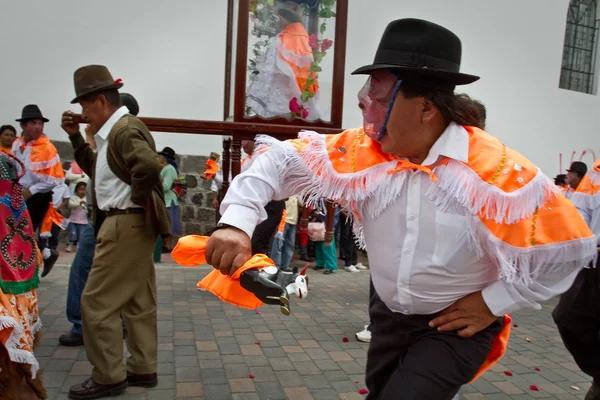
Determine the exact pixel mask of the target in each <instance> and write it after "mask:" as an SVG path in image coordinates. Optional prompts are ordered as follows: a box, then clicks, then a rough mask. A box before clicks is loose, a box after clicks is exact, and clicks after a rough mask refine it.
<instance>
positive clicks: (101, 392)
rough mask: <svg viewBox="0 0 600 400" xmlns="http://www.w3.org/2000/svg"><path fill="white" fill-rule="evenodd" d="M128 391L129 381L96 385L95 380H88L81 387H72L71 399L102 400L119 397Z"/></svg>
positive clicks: (70, 391)
mask: <svg viewBox="0 0 600 400" xmlns="http://www.w3.org/2000/svg"><path fill="white" fill-rule="evenodd" d="M126 389H127V379H125V380H124V381H123V382H118V383H113V384H111V385H102V384H100V383H96V382H95V381H94V379H93V378H88V379H86V380H85V381H84V382H82V383H80V384H79V385H74V386H71V389H70V390H69V398H70V399H75V400H91V399H100V398H102V397H110V396H117V395H119V394H121V393H123V392H124V391H125V390H126Z"/></svg>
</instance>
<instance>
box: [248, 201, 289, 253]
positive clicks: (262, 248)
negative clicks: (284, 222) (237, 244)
mask: <svg viewBox="0 0 600 400" xmlns="http://www.w3.org/2000/svg"><path fill="white" fill-rule="evenodd" d="M283 210H285V201H283V200H277V201H272V202H270V203H268V204H267V205H266V206H265V211H266V212H267V219H266V220H264V221H263V222H261V223H260V224H258V225H257V226H256V229H254V234H253V235H252V240H251V243H252V254H253V255H254V254H269V250H270V247H269V242H270V241H271V237H272V236H273V235H274V234H275V232H277V228H278V227H279V223H280V222H281V216H282V215H283Z"/></svg>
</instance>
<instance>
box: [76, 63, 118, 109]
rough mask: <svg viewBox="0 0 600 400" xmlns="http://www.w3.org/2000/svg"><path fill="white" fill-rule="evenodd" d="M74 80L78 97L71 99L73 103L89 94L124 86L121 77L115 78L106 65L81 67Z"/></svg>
mask: <svg viewBox="0 0 600 400" xmlns="http://www.w3.org/2000/svg"><path fill="white" fill-rule="evenodd" d="M73 81H74V85H75V96H76V97H75V98H74V99H73V100H71V104H75V103H78V102H79V99H80V98H81V97H83V96H86V95H88V94H92V93H97V92H102V91H104V90H110V89H115V90H117V89H120V88H121V87H123V82H122V81H121V79H117V80H114V79H113V77H112V75H111V74H110V71H109V70H108V68H106V67H105V66H104V65H87V66H85V67H81V68H79V69H78V70H77V71H75V74H74V75H73Z"/></svg>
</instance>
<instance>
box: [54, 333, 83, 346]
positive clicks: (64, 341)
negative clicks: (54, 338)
mask: <svg viewBox="0 0 600 400" xmlns="http://www.w3.org/2000/svg"><path fill="white" fill-rule="evenodd" d="M58 343H60V344H61V345H63V346H70V347H74V346H83V335H78V334H76V333H73V332H69V333H65V334H64V335H60V337H59V338H58Z"/></svg>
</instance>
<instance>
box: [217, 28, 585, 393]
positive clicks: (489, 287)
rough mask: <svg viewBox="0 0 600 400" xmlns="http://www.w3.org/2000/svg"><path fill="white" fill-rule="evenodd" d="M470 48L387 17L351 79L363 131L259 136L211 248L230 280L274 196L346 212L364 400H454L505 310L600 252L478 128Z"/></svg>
mask: <svg viewBox="0 0 600 400" xmlns="http://www.w3.org/2000/svg"><path fill="white" fill-rule="evenodd" d="M461 47H462V46H461V41H460V39H459V38H458V37H457V36H456V35H455V34H453V33H452V32H450V31H449V30H448V29H446V28H444V27H441V26H439V25H436V24H433V23H431V22H428V21H423V20H417V19H402V20H397V21H393V22H391V23H390V24H389V25H388V27H387V29H386V30H385V33H384V34H383V37H382V39H381V42H380V45H379V48H378V50H377V53H376V55H375V62H374V63H373V64H371V65H367V66H365V67H362V68H359V69H358V70H356V71H355V73H356V74H366V75H368V76H369V79H368V81H367V84H366V85H365V86H364V87H363V89H362V90H361V91H360V92H359V103H360V108H361V109H362V112H363V127H362V128H357V129H351V130H347V131H345V132H342V133H340V134H337V135H328V136H325V135H319V134H318V133H315V132H301V133H300V135H299V139H295V140H293V141H285V142H281V141H279V140H276V139H274V138H270V137H268V136H259V137H258V138H257V144H258V148H257V151H261V156H260V157H257V158H256V160H255V161H254V162H253V164H252V165H251V166H250V167H249V168H248V169H247V170H246V171H245V172H243V173H241V174H240V175H238V176H237V177H236V179H234V180H233V182H232V184H231V186H230V188H229V190H228V192H227V195H226V196H225V198H224V199H223V202H222V205H221V211H222V215H223V216H222V218H221V220H220V222H219V229H217V230H216V231H214V233H213V234H212V235H211V237H210V239H209V242H208V245H207V250H206V260H207V262H208V263H209V264H211V265H213V266H214V267H215V268H216V269H218V270H219V271H220V272H221V273H222V274H228V275H229V274H233V273H234V272H235V271H236V270H237V269H238V268H240V267H241V266H242V265H243V264H244V263H245V262H246V261H247V260H248V259H249V258H250V257H251V255H252V245H251V241H250V238H251V237H252V233H253V231H254V228H255V227H256V225H257V224H258V223H260V222H261V221H263V220H264V219H265V218H266V213H265V211H264V205H266V204H267V203H268V202H269V201H271V200H272V199H275V200H279V199H284V198H287V197H289V196H290V195H292V194H298V195H300V196H306V197H307V198H308V200H309V202H310V201H311V200H313V201H314V200H318V199H319V198H322V197H324V198H327V199H330V200H331V201H335V202H337V203H339V204H341V205H343V206H344V207H345V208H346V209H347V210H348V212H349V214H351V215H352V216H353V217H354V229H355V232H356V233H357V237H358V238H359V240H360V241H361V244H362V245H363V246H364V245H366V247H368V250H369V253H368V257H369V266H370V269H371V278H372V282H373V290H372V294H371V296H370V305H369V316H370V320H371V322H372V327H371V329H372V337H371V344H370V347H369V352H368V358H367V368H366V382H367V387H368V390H369V395H368V397H367V398H368V399H369V400H376V399H380V400H392V399H393V400H395V399H411V400H421V399H423V400H425V399H427V400H449V399H451V398H452V397H453V396H454V395H455V394H456V393H457V392H458V390H459V388H460V387H461V385H464V384H466V383H468V382H470V381H472V380H473V379H476V378H477V377H478V376H479V375H480V374H481V373H483V372H484V371H485V370H486V368H489V367H490V366H491V365H493V363H494V362H496V361H497V360H498V358H499V357H501V355H502V354H503V352H504V351H505V349H506V340H507V339H508V335H509V330H510V319H509V317H508V316H507V314H509V313H511V312H514V311H515V310H518V309H520V308H526V307H528V308H540V306H539V302H540V301H544V300H547V299H548V298H549V297H552V296H555V295H557V294H560V293H562V292H563V291H565V290H566V289H567V288H568V287H569V285H570V284H571V283H572V282H573V279H574V278H575V275H576V274H577V272H578V271H579V270H580V269H581V267H582V266H583V265H585V264H586V262H587V261H588V260H589V259H591V258H593V257H594V254H595V251H596V250H595V243H594V242H595V238H594V236H593V235H592V233H591V232H590V231H589V229H588V228H587V226H585V223H584V222H583V220H582V219H581V217H580V216H579V215H578V213H577V210H576V209H575V208H574V207H573V205H572V204H570V203H569V202H568V201H567V200H566V199H564V197H561V196H557V197H554V196H552V195H551V193H554V192H555V191H556V190H557V189H556V188H555V186H554V185H552V182H550V181H549V180H548V178H547V177H545V175H543V174H542V173H541V172H539V169H538V168H537V167H536V166H535V165H533V164H532V163H531V162H529V161H528V160H527V159H525V158H524V157H523V156H521V155H520V154H518V153H517V152H515V151H514V150H511V149H508V148H507V147H506V146H504V145H503V144H502V143H501V142H500V141H499V140H498V139H496V138H494V137H492V136H491V135H489V134H487V133H485V132H483V131H482V130H481V129H479V128H477V126H478V124H480V123H481V113H480V112H478V111H477V107H473V102H472V100H471V99H470V98H469V97H468V96H466V95H458V94H455V93H454V89H455V87H456V86H457V85H466V84H469V83H473V82H475V81H477V80H478V79H479V78H478V77H477V76H474V75H469V74H465V73H462V72H461V71H460V62H461ZM551 202H552V204H550V203H551ZM566 221H569V223H567V222H566ZM557 224H560V227H561V232H560V235H557V234H556V230H555V229H549V228H548V227H552V228H555V227H556V225H557ZM532 226H533V230H532ZM563 235H564V236H563ZM565 237H566V238H568V239H569V240H564V238H565ZM545 244H551V245H550V246H544V245H545ZM571 251H572V252H573V253H571ZM567 253H568V254H567ZM574 254H576V255H575V256H573V255H574ZM534 271H535V272H534ZM495 338H499V339H504V341H502V340H498V341H496V340H494V339H495ZM492 350H493V351H492ZM488 356H492V357H491V358H490V359H489V360H488Z"/></svg>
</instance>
